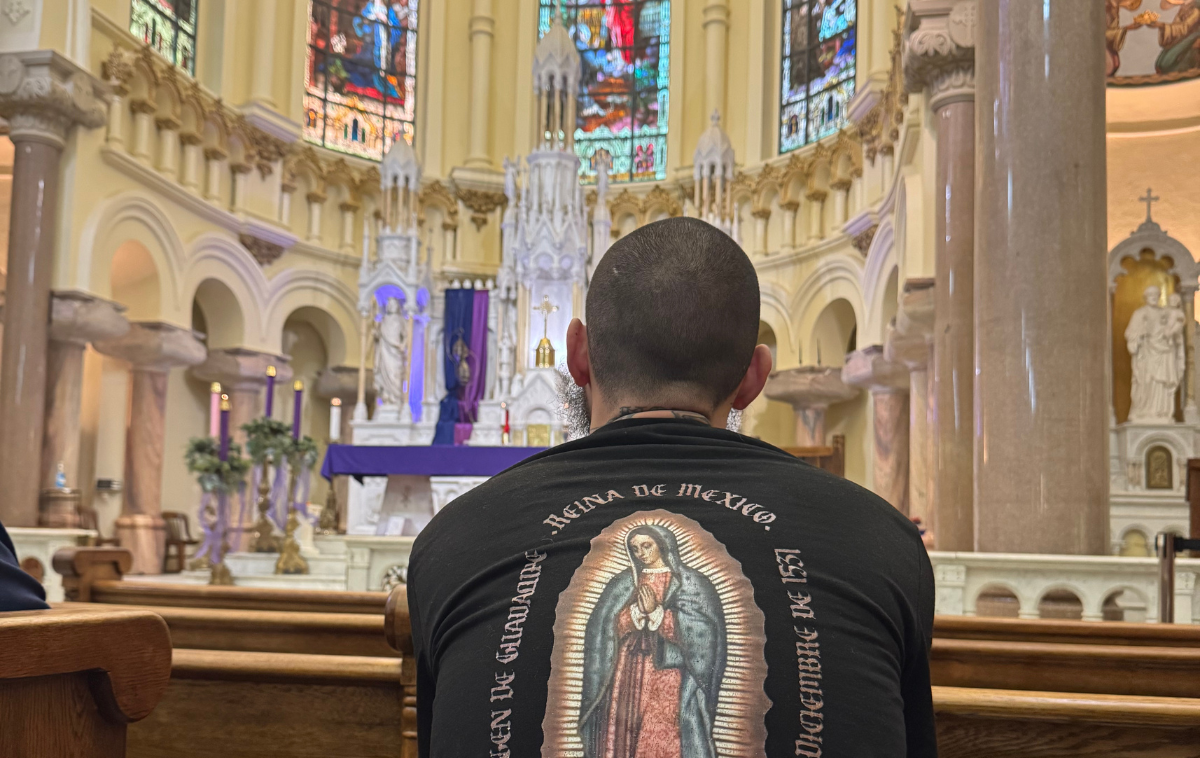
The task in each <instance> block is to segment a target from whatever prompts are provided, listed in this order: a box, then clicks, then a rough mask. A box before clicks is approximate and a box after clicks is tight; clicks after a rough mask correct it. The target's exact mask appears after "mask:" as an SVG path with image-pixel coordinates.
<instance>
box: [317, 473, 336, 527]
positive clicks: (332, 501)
mask: <svg viewBox="0 0 1200 758" xmlns="http://www.w3.org/2000/svg"><path fill="white" fill-rule="evenodd" d="M317 527H318V528H319V529H320V532H321V534H337V533H338V501H337V490H336V489H335V485H334V482H333V481H332V480H331V481H330V482H329V494H328V495H326V496H325V507H324V508H322V509H321V518H320V520H319V521H318V522H317Z"/></svg>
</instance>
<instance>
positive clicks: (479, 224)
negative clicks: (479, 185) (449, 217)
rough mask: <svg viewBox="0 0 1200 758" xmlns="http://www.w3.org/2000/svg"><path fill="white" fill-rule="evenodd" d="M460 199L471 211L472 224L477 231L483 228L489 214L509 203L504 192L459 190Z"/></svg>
mask: <svg viewBox="0 0 1200 758" xmlns="http://www.w3.org/2000/svg"><path fill="white" fill-rule="evenodd" d="M457 193H458V199H459V200H461V201H462V204H463V205H465V206H467V208H468V209H469V210H470V211H471V223H472V224H474V225H475V229H476V230H479V229H482V228H483V225H484V224H486V223H487V220H488V214H489V213H491V212H492V211H494V210H496V209H497V208H499V207H500V206H502V205H504V204H505V203H507V202H508V198H507V197H505V195H504V193H503V192H488V191H486V190H475V189H464V188H462V187H458V188H457Z"/></svg>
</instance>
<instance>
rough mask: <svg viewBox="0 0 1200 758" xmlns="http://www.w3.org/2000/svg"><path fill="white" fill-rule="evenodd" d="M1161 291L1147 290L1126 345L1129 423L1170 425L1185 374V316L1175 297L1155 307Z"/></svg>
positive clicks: (1134, 313) (1127, 335)
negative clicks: (1129, 377) (1129, 375)
mask: <svg viewBox="0 0 1200 758" xmlns="http://www.w3.org/2000/svg"><path fill="white" fill-rule="evenodd" d="M1161 294H1162V290H1160V289H1159V288H1158V287H1147V288H1146V291H1145V292H1144V293H1143V295H1142V297H1143V300H1144V301H1145V305H1143V306H1142V307H1141V308H1138V309H1137V310H1136V311H1134V312H1133V316H1132V317H1131V318H1130V319H1129V326H1127V327H1126V328H1125V343H1126V346H1127V347H1128V349H1129V357H1130V359H1131V363H1132V368H1133V383H1132V385H1131V386H1130V392H1129V396H1130V406H1129V420H1130V421H1139V422H1151V423H1163V424H1169V423H1171V422H1172V421H1173V420H1174V418H1175V393H1176V392H1177V391H1178V390H1179V385H1180V383H1182V381H1183V373H1184V341H1183V329H1184V320H1185V317H1184V313H1183V309H1182V308H1181V307H1180V303H1181V302H1182V301H1181V300H1180V299H1179V296H1178V295H1172V296H1171V299H1170V306H1169V307H1166V308H1163V307H1161V306H1159V305H1158V300H1159V297H1160V296H1161Z"/></svg>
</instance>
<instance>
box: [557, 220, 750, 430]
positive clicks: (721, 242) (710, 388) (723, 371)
mask: <svg viewBox="0 0 1200 758" xmlns="http://www.w3.org/2000/svg"><path fill="white" fill-rule="evenodd" d="M586 315H587V326H586V327H584V326H583V324H581V323H579V321H578V320H575V321H572V323H571V326H570V329H569V330H568V332H567V366H568V368H569V369H570V371H571V376H572V377H573V378H574V379H575V382H576V383H577V384H578V385H579V386H581V387H584V388H585V390H587V392H588V400H589V401H590V404H591V406H592V426H593V427H595V426H598V425H600V424H603V423H605V422H606V421H608V420H609V418H610V416H606V415H605V414H606V413H610V412H612V413H615V412H616V411H617V410H618V409H620V408H622V407H637V408H646V407H659V408H670V409H673V410H688V411H695V412H697V413H702V414H704V415H705V416H707V417H708V418H709V419H710V420H711V421H712V422H713V423H714V424H717V425H722V426H723V425H724V423H725V417H726V416H727V415H728V413H729V410H730V409H731V408H734V409H738V410H741V409H742V408H745V407H746V405H749V403H750V402H751V401H752V400H753V399H754V398H755V397H757V396H758V393H759V392H761V391H762V386H763V384H764V383H765V382H766V378H767V374H768V373H769V372H770V369H771V356H770V352H769V351H768V349H767V348H766V347H762V346H759V347H758V348H756V347H755V343H756V342H757V340H758V326H759V293H758V275H757V274H756V273H755V271H754V266H753V264H751V263H750V259H749V258H747V257H746V254H745V253H744V252H742V249H741V248H740V247H738V245H737V243H735V242H734V241H733V240H732V239H730V238H729V236H728V235H726V234H725V233H724V232H722V231H720V230H719V229H717V228H716V227H713V226H711V225H709V224H706V223H704V222H703V221H699V220H697V219H689V218H673V219H668V220H666V221H659V222H657V223H653V224H649V225H647V226H644V227H642V228H641V229H638V230H637V231H635V232H633V233H631V234H629V235H627V236H626V237H623V238H622V239H621V240H619V241H618V242H616V243H615V244H614V245H613V246H612V247H611V248H610V249H609V250H608V252H607V253H605V254H604V257H603V258H602V259H601V260H600V265H599V266H597V268H596V272H595V274H594V275H593V277H592V282H591V285H590V287H589V289H588V295H587V314H586Z"/></svg>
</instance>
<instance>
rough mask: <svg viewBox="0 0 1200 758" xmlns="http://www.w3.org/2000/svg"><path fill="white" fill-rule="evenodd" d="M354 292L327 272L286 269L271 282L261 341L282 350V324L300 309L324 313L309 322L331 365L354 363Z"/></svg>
mask: <svg viewBox="0 0 1200 758" xmlns="http://www.w3.org/2000/svg"><path fill="white" fill-rule="evenodd" d="M356 299H357V293H354V292H352V291H351V290H350V288H349V287H347V286H346V285H345V284H343V283H342V282H340V281H338V280H336V279H333V278H332V277H330V276H328V275H322V274H320V273H317V272H312V271H298V270H296V269H289V270H287V271H285V272H283V273H282V274H280V275H279V276H277V277H276V278H275V279H273V280H272V281H271V295H270V297H269V300H268V302H267V308H266V312H267V316H266V322H265V324H266V326H265V328H264V340H265V342H266V345H267V349H268V351H270V352H276V353H282V352H283V343H282V340H283V326H284V324H285V323H286V322H287V319H288V318H289V317H290V316H291V315H292V314H293V313H295V312H296V311H298V310H300V309H301V308H306V307H307V308H311V309H312V310H313V311H316V312H320V313H323V314H324V317H322V318H320V319H317V318H316V317H314V320H313V324H314V327H315V328H317V330H318V332H320V333H321V334H322V337H323V338H324V339H325V346H326V348H327V350H328V351H329V364H330V365H331V366H340V365H357V361H358V360H359V346H358V331H359V315H358V310H357V308H356V307H355V301H356Z"/></svg>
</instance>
